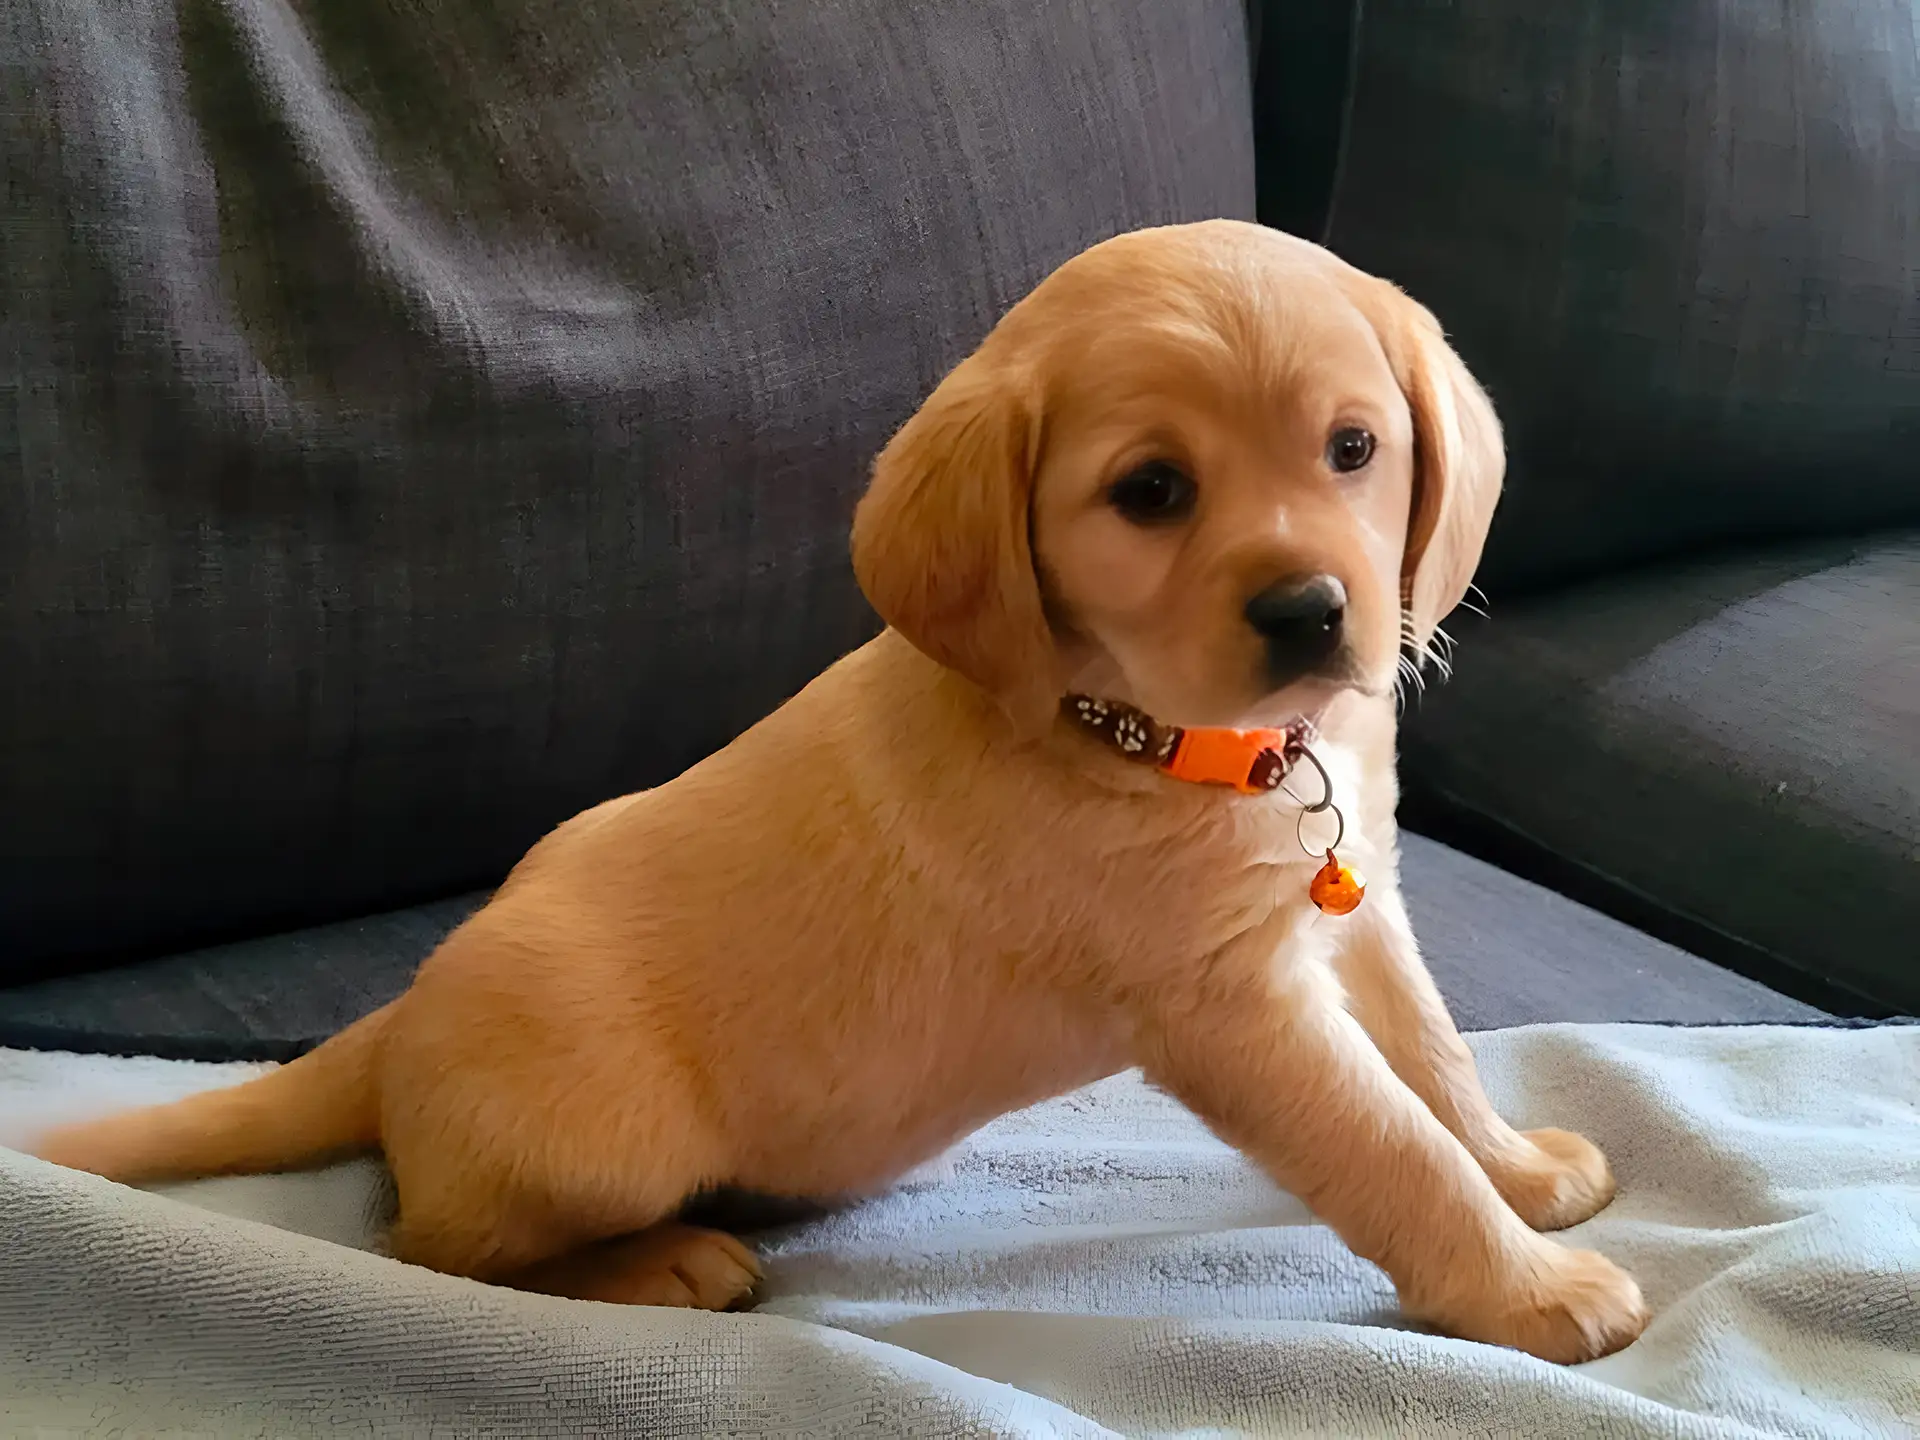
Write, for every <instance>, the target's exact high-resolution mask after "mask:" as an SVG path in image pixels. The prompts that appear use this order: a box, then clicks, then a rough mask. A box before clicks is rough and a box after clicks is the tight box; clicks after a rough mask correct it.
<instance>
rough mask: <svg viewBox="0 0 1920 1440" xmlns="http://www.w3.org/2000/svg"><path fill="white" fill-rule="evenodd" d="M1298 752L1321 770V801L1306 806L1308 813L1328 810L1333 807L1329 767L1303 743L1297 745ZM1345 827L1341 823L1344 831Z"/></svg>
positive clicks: (1296, 797) (1312, 813) (1315, 813)
mask: <svg viewBox="0 0 1920 1440" xmlns="http://www.w3.org/2000/svg"><path fill="white" fill-rule="evenodd" d="M1296 753H1297V754H1298V755H1299V756H1300V758H1301V759H1302V760H1305V761H1307V762H1308V763H1309V764H1311V765H1312V766H1313V768H1314V769H1316V770H1318V771H1319V772H1320V803H1319V804H1318V805H1308V806H1307V807H1306V813H1307V814H1309V815H1318V814H1319V813H1320V812H1321V811H1322V810H1327V809H1330V808H1332V805H1333V781H1332V780H1331V779H1330V778H1329V777H1328V775H1327V767H1326V766H1324V765H1322V764H1321V763H1320V757H1319V756H1317V755H1315V754H1314V753H1313V751H1311V750H1309V749H1308V748H1307V747H1306V746H1304V745H1301V746H1298V747H1296ZM1294 798H1295V799H1298V798H1299V797H1298V796H1295V797H1294ZM1303 803H1304V802H1303ZM1345 829H1346V826H1345V824H1344V823H1343V824H1342V825H1341V830H1342V831H1343V832H1344V831H1345Z"/></svg>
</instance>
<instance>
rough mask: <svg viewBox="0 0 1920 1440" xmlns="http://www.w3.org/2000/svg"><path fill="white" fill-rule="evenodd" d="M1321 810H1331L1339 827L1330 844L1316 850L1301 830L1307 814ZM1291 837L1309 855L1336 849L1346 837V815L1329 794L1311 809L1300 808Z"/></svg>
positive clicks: (1315, 813)
mask: <svg viewBox="0 0 1920 1440" xmlns="http://www.w3.org/2000/svg"><path fill="white" fill-rule="evenodd" d="M1316 763H1317V762H1316ZM1322 810H1331V811H1333V818H1334V819H1335V820H1338V821H1339V822H1340V829H1339V830H1338V831H1337V832H1336V833H1335V835H1334V837H1333V843H1332V844H1331V845H1328V846H1327V847H1325V849H1322V850H1316V849H1314V848H1313V847H1312V846H1311V845H1309V844H1307V837H1306V835H1305V834H1304V833H1303V830H1304V827H1305V826H1306V823H1307V816H1309V815H1318V814H1319V813H1320V812H1321V811H1322ZM1293 838H1294V840H1295V841H1296V842H1298V844H1299V846H1300V848H1301V849H1302V850H1304V851H1306V852H1307V854H1309V855H1315V856H1318V855H1324V854H1326V853H1327V851H1328V850H1338V849H1339V848H1340V842H1341V841H1342V840H1345V839H1346V838H1347V817H1346V816H1345V815H1343V814H1341V813H1340V807H1339V806H1338V805H1336V804H1334V803H1333V797H1332V796H1331V795H1329V796H1328V797H1327V800H1326V803H1325V804H1323V805H1319V806H1316V807H1315V808H1314V809H1311V810H1308V809H1305V808H1304V807H1303V808H1302V809H1301V811H1300V818H1299V819H1297V820H1295V821H1294V822H1293Z"/></svg>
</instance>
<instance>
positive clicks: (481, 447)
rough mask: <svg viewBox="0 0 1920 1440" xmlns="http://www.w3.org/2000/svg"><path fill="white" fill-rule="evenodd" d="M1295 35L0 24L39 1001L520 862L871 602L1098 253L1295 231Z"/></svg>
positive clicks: (11, 451) (1066, 27) (1163, 11)
mask: <svg viewBox="0 0 1920 1440" xmlns="http://www.w3.org/2000/svg"><path fill="white" fill-rule="evenodd" d="M1245 45H1246V37H1245V32H1244V20H1243V12H1242V7H1241V6H1240V5H1239V4H1238V3H1235V0H1205V3H1196V4H1184V5H1177V6H1169V5H1164V4H1159V3H1153V0H1122V3H1099V4H1093V3H1084V0H1062V3H1058V4H1048V5H1046V6H1044V7H1040V8H1037V9H1036V8H1035V7H1034V6H1032V5H1027V4H1016V3H1011V0H986V3H981V0H938V3H916V4H912V5H902V4H898V3H893V0H821V3H809V4H783V5H769V4H760V3H752V4H742V3H732V0H698V3H691V0H675V3H646V4H634V3H630V0H496V3H488V4H474V3H451V0H418V3H402V0H182V3H175V0H116V3H113V4H104V5H103V4H98V3H95V0H17V3H14V4H10V5H7V6H5V7H4V10H0V154H4V156H5V161H6V173H7V191H6V197H7V198H6V205H5V210H4V216H0V307H4V311H3V312H0V314H3V317H4V318H3V320H0V324H3V325H4V344H3V345H0V357H3V358H0V365H3V366H4V369H0V395H4V396H5V402H4V404H0V675H3V676H4V677H5V681H4V684H0V814H4V815H5V816H6V822H7V823H6V825H5V827H4V828H5V834H4V838H3V839H0V977H8V978H23V977H25V976H27V975H30V974H32V973H34V972H36V971H44V970H49V969H52V968H55V967H57V966H59V965H62V964H79V963H87V962H91V961H94V960H97V959H99V958H101V957H107V956H113V955H119V954H123V953H127V952H144V953H161V952H163V951H165V950H167V949H173V948H178V947H179V946H181V945H183V944H187V943H193V942H195V941H197V940H199V939H202V938H208V937H216V936H222V935H226V936H235V935H245V934H257V933H260V932H262V931H264V930H267V929H270V928H274V927H279V928H286V927H289V926H291V925H294V924H300V923H310V922H317V921H321V920H327V919H338V918H341V917H344V916H351V915H358V914H365V913H367V912H368V911H370V910H374V909H377V908H381V907H383V906H392V905H396V904H402V903H407V902H409V901H412V900H416V899H421V898H428V897H433V896H440V895H448V894H454V893H458V892H459V891H461V890H463V889H468V888H472V887H474V886H477V885H482V884H488V883H491V882H492V881H494V880H496V879H497V878H498V877H499V876H500V874H502V873H503V872H504V870H505V868H506V866H507V865H508V864H509V863H510V862H511V861H512V860H513V859H514V858H515V857H516V856H517V855H519V854H520V853H521V851H523V850H524V849H525V848H526V846H527V845H528V844H530V843H531V842H532V841H533V840H534V839H536V838H537V837H538V836H539V835H540V834H541V833H542V832H543V831H545V830H546V829H547V828H548V827H550V826H551V825H552V824H553V823H555V822H556V821H558V820H560V819H561V818H563V817H564V816H566V815H568V814H571V813H573V812H575V811H577V810H580V809H582V808H584V807H585V806H586V805H587V804H589V803H591V802H592V801H594V800H597V799H599V798H601V797H603V796H606V795H610V794H615V793H619V792H621V791H624V790H630V789H634V788H638V787H640V786H642V785H645V784H649V783H653V782H657V781H659V780H661V779H664V778H665V777H667V776H670V775H672V774H674V773H676V772H677V771H678V770H680V769H682V768H683V767H684V766H685V765H687V764H688V763H690V762H691V761H693V760H695V759H697V758H698V757H700V756H701V755H704V754H706V753H708V752H709V751H711V750H712V749H714V748H715V747H716V746H717V745H719V744H721V743H722V742H724V741H726V740H727V739H729V738H730V737H731V736H732V735H733V734H734V733H736V732H737V731H738V730H740V729H742V728H744V727H745V726H746V725H747V724H749V723H751V722H752V721H754V720H755V719H757V718H759V717H760V716H761V715H763V714H765V713H766V712H767V711H768V710H770V709H771V708H773V706H774V705H776V704H777V703H778V702H780V701H781V700H782V699H784V698H785V697H786V696H788V695H790V694H791V693H792V692H793V691H795V690H796V689H798V688H799V687H800V685H801V684H802V683H803V682H804V681H806V680H807V679H808V678H810V677H811V676H812V675H813V674H815V673H816V672H817V671H818V670H820V669H821V668H822V667H823V666H824V665H825V664H826V663H827V662H829V661H831V660H832V659H833V658H835V657H836V656H837V655H838V654H840V653H841V652H843V651H844V650H846V649H847V648H849V647H850V646H852V645H853V644H854V643H856V642H857V641H859V640H861V639H862V638H864V636H865V634H866V633H867V632H868V629H869V627H870V625H871V624H872V621H871V618H870V616H869V615H868V613H867V611H866V609H865V606H864V605H863V603H862V602H861V600H860V597H859V594H858V592H857V590H856V588H855V586H854V584H853V581H852V576H851V571H850V567H849V565H848V563H847V558H846V522H847V518H848V515H849V514H850V512H851V507H852V503H853V500H854V497H855V496H856V494H857V493H858V491H859V489H860V488H861V486H862V484H863V482H864V478H865V472H866V468H867V465H868V463H869V461H870V459H871V457H872V455H873V454H874V453H875V451H876V450H877V449H878V448H879V446H880V445H881V443H882V442H883V441H884V439H885V438H886V436H887V434H888V433H889V431H890V429H891V428H892V427H893V426H895V425H897V424H898V423H899V422H900V421H901V420H902V419H903V418H904V417H905V416H906V415H907V414H908V413H909V412H910V411H911V410H912V408H913V406H914V405H915V404H916V403H917V402H918V400H919V399H920V398H921V397H923V396H924V394H925V393H926V392H927V391H928V390H929V389H930V388H931V387H932V385H933V383H934V382H935V380H936V379H937V378H938V377H939V376H940V374H941V373H942V372H943V371H944V370H945V369H946V368H947V367H949V366H950V365H951V364H953V363H954V362H955V361H956V360H957V359H959V358H960V356H961V355H963V354H964V353H965V352H966V351H967V350H968V349H969V348H970V347H971V346H972V345H973V344H974V342H976V341H977V340H978V339H979V337H980V336H981V335H982V334H983V333H984V332H985V331H986V329H987V328H988V327H989V325H990V324H991V323H992V322H993V320H994V319H995V318H997V317H998V315H999V314H1000V313H1001V312H1002V311H1003V310H1004V309H1005V308H1006V307H1007V306H1008V305H1009V304H1010V303H1011V302H1012V301H1013V300H1015V299H1016V298H1018V297H1019V296H1020V295H1021V294H1022V293H1023V292H1024V291H1025V290H1026V289H1028V288H1029V287H1030V286H1031V285H1032V284H1033V283H1034V282H1035V281H1036V280H1038V279H1039V278H1040V277H1041V276H1042V275H1043V274H1044V273H1045V272H1047V271H1048V270H1049V269H1051V268H1052V267H1053V266H1054V265H1056V264H1058V263H1059V262H1060V261H1062V260H1064V259H1066V258H1067V257H1068V256H1070V255H1072V254H1073V253H1075V252H1076V251H1078V250H1080V249H1082V248H1083V247H1085V246H1086V245H1088V244H1091V243H1092V242H1094V241H1097V240H1100V239H1102V238H1104V237H1106V236H1108V235H1110V234H1113V233H1114V232H1116V231H1120V230H1123V229H1128V228H1131V227H1134V226H1137V225H1142V224H1147V223H1153V222H1164V221H1170V220H1180V219H1196V218H1201V217H1205V216H1211V215H1232V216H1242V217H1250V215H1251V213H1252V209H1253V157H1252V137H1251V126H1250V123H1249V120H1248V110H1249V99H1248V61H1247V55H1246V49H1245Z"/></svg>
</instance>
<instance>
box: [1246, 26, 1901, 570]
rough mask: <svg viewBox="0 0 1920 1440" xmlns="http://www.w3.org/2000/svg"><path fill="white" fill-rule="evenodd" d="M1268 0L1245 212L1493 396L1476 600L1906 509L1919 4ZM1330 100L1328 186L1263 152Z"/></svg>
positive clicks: (1301, 137) (1307, 125) (1850, 528)
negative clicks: (1367, 286) (1383, 282)
mask: <svg viewBox="0 0 1920 1440" xmlns="http://www.w3.org/2000/svg"><path fill="white" fill-rule="evenodd" d="M1273 7H1274V8H1277V9H1280V10H1282V11H1283V12H1284V13H1285V16H1286V18H1285V19H1284V20H1283V21H1281V22H1279V23H1274V24H1270V25H1269V27H1268V28H1269V32H1270V34H1269V36H1268V38H1267V39H1266V41H1265V43H1263V45H1262V53H1261V62H1262V66H1263V68H1264V67H1268V66H1271V67H1273V68H1275V69H1276V70H1278V72H1279V74H1278V75H1277V76H1276V77H1275V78H1274V79H1273V81H1272V82H1271V84H1263V85H1262V87H1261V88H1262V93H1263V94H1266V93H1268V92H1270V91H1271V90H1273V89H1274V88H1275V87H1279V86H1287V87H1288V88H1289V89H1291V90H1292V91H1294V92H1295V93H1296V95H1298V96H1300V98H1298V99H1296V100H1294V101H1293V102H1291V103H1288V104H1281V103H1279V102H1278V101H1270V102H1269V103H1267V104H1266V105H1264V106H1263V121H1264V123H1263V128H1262V130H1261V132H1260V135H1259V149H1260V152H1261V157H1260V163H1261V174H1262V180H1263V185H1262V205H1263V211H1264V213H1263V218H1266V219H1269V221H1270V222H1271V221H1276V220H1279V221H1283V222H1284V221H1291V222H1292V223H1294V224H1304V225H1305V226H1307V227H1308V228H1307V230H1306V233H1307V234H1308V236H1309V238H1313V239H1321V238H1324V239H1325V240H1326V243H1327V244H1329V245H1331V246H1332V247H1333V248H1334V249H1335V250H1337V251H1338V252H1339V253H1340V254H1342V255H1344V256H1345V257H1346V258H1348V259H1349V260H1352V261H1353V262H1354V263H1355V264H1357V265H1360V266H1361V267H1362V268H1364V269H1368V270H1372V271H1374V272H1375V273H1377V274H1381V275H1385V276H1387V277H1388V278H1390V279H1392V280H1394V281H1395V282H1397V283H1398V284H1400V285H1402V286H1404V287H1405V288H1406V289H1407V290H1408V291H1409V292H1411V293H1412V294H1413V295H1414V296H1415V297H1417V298H1418V299H1419V300H1420V301H1422V302H1423V303H1424V304H1426V305H1428V306H1430V307H1431V308H1432V309H1433V311H1434V313H1435V314H1437V315H1438V316H1439V317H1440V320H1441V322H1442V323H1443V324H1444V325H1446V327H1447V329H1448V330H1449V331H1450V332H1451V333H1452V334H1453V337H1454V340H1455V343H1456V345H1457V346H1458V348H1459V350H1460V352H1461V353H1462V354H1463V355H1464V356H1465V357H1466V360H1467V363H1468V364H1469V365H1470V366H1471V367H1472V368H1473V370H1474V371H1475V373H1476V374H1477V375H1478V376H1479V377H1480V379H1481V380H1482V381H1483V382H1485V383H1486V384H1487V386H1488V387H1489V388H1490V390H1491V391H1492V394H1493V397H1494V400H1495V402H1496V403H1497V404H1498V406H1499V408H1500V413H1501V416H1502V418H1503V420H1504V421H1505V423H1506V432H1507V440H1508V444H1509V448H1510V451H1511V463H1510V466H1509V470H1508V488H1507V495H1506V498H1505V500H1504V501H1503V502H1502V504H1501V507H1500V512H1499V514H1498V516H1497V517H1496V518H1495V520H1494V525H1493V535H1492V538H1491V541H1490V543H1489V545H1488V549H1487V557H1486V562H1485V565H1484V567H1483V570H1482V574H1481V577H1480V578H1481V583H1482V584H1483V585H1485V586H1486V588H1487V589H1488V591H1489V592H1491V593H1492V594H1493V596H1494V598H1495V599H1496V600H1501V599H1503V598H1504V597H1507V596H1510V595H1514V594H1517V593H1519V592H1520V590H1521V589H1522V588H1523V587H1538V586H1546V585H1550V584H1558V583H1560V582H1562V581H1563V580H1565V579H1567V578H1569V576H1570V575H1573V574H1575V573H1576V572H1577V573H1579V574H1583V575H1584V574H1591V573H1595V572H1609V571H1615V570H1618V569H1619V568H1620V567H1621V566H1622V565H1624V564H1628V563H1637V562H1645V561H1648V560H1652V559H1656V558H1660V557H1665V556H1672V555H1687V554H1691V553H1696V552H1698V551H1699V550H1700V549H1702V548H1703V547H1707V546H1725V545H1730V544H1736V543H1744V542H1750V541H1754V540H1760V539H1774V540H1787V539H1798V538H1803V537H1807V536H1813V535H1833V534H1857V533H1859V532H1861V531H1863V530H1865V529H1868V528H1871V527H1875V526H1881V527H1890V526H1896V525H1917V524H1920V484H1916V483H1915V464H1914V456H1915V453H1916V450H1920V286H1916V285H1915V283H1914V277H1915V275H1916V273H1920V48H1916V46H1915V44H1914V5H1913V0H1844V3H1829V4H1806V3H1794V0H1787V3H1773V4H1757V5H1744V4H1737V3H1730V0H1660V3H1657V4H1656V3H1647V0H1555V3H1551V4H1547V3H1541V0H1448V3H1445V4H1438V3H1434V0H1367V3H1365V4H1364V5H1362V4H1358V3H1356V0H1273ZM1299 12H1304V16H1303V15H1302V14H1301V13H1299ZM1270 18H1271V17H1270ZM1355 27H1357V34H1356V33H1355ZM1275 37H1285V38H1282V39H1276V38H1275ZM1349 37H1351V45H1350V48H1349V45H1348V43H1346V42H1348V41H1349ZM1289 39H1291V40H1294V41H1296V42H1297V43H1296V44H1291V45H1290V44H1288V43H1287V41H1288V40H1289ZM1335 43H1337V44H1339V47H1340V48H1339V50H1338V51H1337V57H1338V58H1335V54H1334V53H1330V52H1332V46H1333V44H1335ZM1301 49H1304V51H1305V54H1304V55H1301V54H1299V53H1298V52H1299V50H1301ZM1342 61H1345V62H1346V63H1341V62H1342ZM1304 65H1317V66H1318V68H1319V73H1318V74H1317V75H1313V76H1312V77H1311V78H1307V79H1305V80H1301V79H1300V78H1299V77H1298V68H1299V67H1301V66H1304ZM1342 80H1345V81H1347V82H1348V83H1347V86H1346V93H1345V94H1344V95H1341V94H1340V88H1341V81H1342ZM1289 81H1292V82H1293V83H1292V84H1291V85H1288V82H1289ZM1328 92H1331V94H1329V93H1328ZM1342 104H1344V110H1343V109H1342V108H1341V107H1342ZM1331 115H1340V116H1342V117H1343V118H1344V119H1345V122H1346V123H1345V126H1344V129H1343V131H1342V132H1341V135H1340V143H1339V146H1338V152H1337V153H1338V157H1339V159H1338V163H1337V165H1334V166H1325V165H1322V164H1319V163H1317V157H1315V156H1313V155H1312V154H1311V153H1310V154H1309V157H1308V161H1307V165H1306V166H1305V167H1304V169H1303V170H1302V172H1301V173H1300V175H1299V176H1298V178H1299V179H1300V180H1301V181H1302V182H1303V183H1304V184H1307V185H1311V184H1313V183H1314V182H1315V181H1316V180H1317V181H1318V183H1319V188H1320V192H1321V195H1322V196H1323V197H1324V198H1323V199H1321V200H1320V201H1318V203H1316V201H1315V199H1314V197H1313V196H1311V195H1298V194H1293V193H1290V192H1289V190H1288V187H1286V186H1285V185H1282V184H1278V183H1276V182H1275V181H1274V180H1273V179H1272V178H1271V177H1272V172H1275V171H1277V170H1279V169H1281V168H1282V166H1283V165H1284V160H1283V158H1281V157H1285V156H1287V155H1288V154H1289V153H1290V152H1291V151H1292V150H1293V149H1294V148H1296V147H1298V146H1302V145H1304V146H1306V147H1308V149H1309V151H1310V152H1311V151H1312V150H1313V149H1315V148H1317V147H1318V146H1320V145H1322V144H1324V143H1325V142H1324V140H1323V139H1322V138H1321V137H1322V135H1324V133H1325V132H1326V129H1327V124H1326V119H1327V117H1329V116H1331Z"/></svg>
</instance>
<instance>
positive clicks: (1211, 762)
mask: <svg viewBox="0 0 1920 1440" xmlns="http://www.w3.org/2000/svg"><path fill="white" fill-rule="evenodd" d="M1269 750H1271V751H1272V752H1273V753H1274V754H1275V755H1276V756H1285V754H1286V753H1287V732H1286V731H1285V730H1224V729H1215V728H1204V729H1195V730H1185V731H1182V732H1181V735H1180V743H1179V744H1178V745H1176V746H1174V749H1173V754H1171V755H1169V756H1168V757H1167V758H1166V759H1165V760H1163V761H1161V763H1160V768H1161V770H1163V771H1164V772H1166V773H1167V774H1168V775H1171V776H1173V778H1174V779H1176V780H1190V781H1193V782H1195V783H1196V784H1201V785H1231V786H1233V788H1234V789H1236V790H1238V791H1239V792H1240V793H1241V794H1243V795H1265V794H1267V793H1268V792H1269V791H1270V790H1271V789H1272V788H1273V787H1272V786H1270V785H1256V784H1254V782H1253V774H1254V766H1255V765H1256V764H1258V763H1259V760H1260V757H1261V756H1262V755H1263V754H1265V753H1266V752H1267V751H1269Z"/></svg>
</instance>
